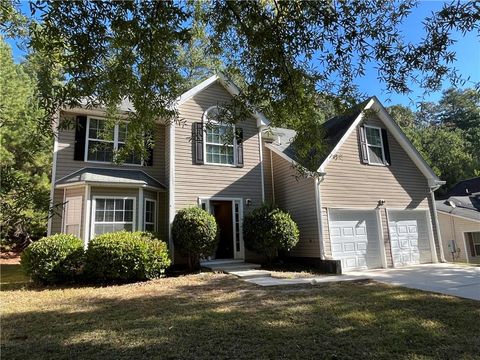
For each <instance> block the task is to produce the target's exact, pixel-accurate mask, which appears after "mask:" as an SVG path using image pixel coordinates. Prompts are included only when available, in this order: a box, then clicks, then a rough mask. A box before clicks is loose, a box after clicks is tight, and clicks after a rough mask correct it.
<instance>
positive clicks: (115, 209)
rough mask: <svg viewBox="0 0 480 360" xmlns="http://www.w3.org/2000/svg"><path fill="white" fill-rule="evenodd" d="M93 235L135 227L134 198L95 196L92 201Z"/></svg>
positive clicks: (130, 229)
mask: <svg viewBox="0 0 480 360" xmlns="http://www.w3.org/2000/svg"><path fill="white" fill-rule="evenodd" d="M93 203H94V204H93V205H94V210H93V235H94V236H95V235H100V234H104V233H108V232H114V231H120V230H126V231H134V229H135V199H134V198H128V197H96V198H94V201H93Z"/></svg>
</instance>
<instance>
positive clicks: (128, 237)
mask: <svg viewBox="0 0 480 360" xmlns="http://www.w3.org/2000/svg"><path fill="white" fill-rule="evenodd" d="M169 266H170V258H169V256H168V248H167V245H166V244H165V242H163V241H160V240H157V239H155V238H154V237H153V236H152V235H151V234H150V233H146V232H126V231H120V232H113V233H107V234H103V235H99V236H97V237H96V238H95V239H93V240H91V241H90V242H89V244H88V249H87V252H86V256H85V274H86V276H87V277H88V278H89V279H90V280H93V281H101V282H111V281H118V282H128V281H139V280H148V279H154V278H158V277H161V276H163V275H164V273H165V269H166V268H167V267H169Z"/></svg>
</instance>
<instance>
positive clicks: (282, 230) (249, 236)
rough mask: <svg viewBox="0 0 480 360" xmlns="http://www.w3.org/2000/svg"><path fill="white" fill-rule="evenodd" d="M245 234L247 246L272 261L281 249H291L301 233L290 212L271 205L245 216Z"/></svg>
mask: <svg viewBox="0 0 480 360" xmlns="http://www.w3.org/2000/svg"><path fill="white" fill-rule="evenodd" d="M243 234H244V241H245V247H246V248H247V249H249V250H253V251H255V252H257V253H259V254H261V255H264V256H266V257H267V259H268V261H269V262H270V263H271V262H272V260H273V258H274V257H276V256H277V254H278V251H279V250H286V251H289V250H291V249H292V248H293V247H294V246H295V245H296V244H297V243H298V240H299V235H300V234H299V231H298V227H297V224H296V223H295V221H293V219H292V218H291V217H290V214H288V213H286V212H284V211H282V210H280V209H278V208H275V207H272V206H270V205H264V206H262V207H261V208H258V209H255V210H253V211H252V212H251V213H250V214H248V215H246V216H245V219H244V221H243Z"/></svg>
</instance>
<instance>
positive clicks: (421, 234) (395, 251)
mask: <svg viewBox="0 0 480 360" xmlns="http://www.w3.org/2000/svg"><path fill="white" fill-rule="evenodd" d="M388 216H389V223H388V225H389V229H390V241H391V250H392V258H393V264H394V266H406V265H415V264H420V263H428V262H431V261H432V253H431V251H430V240H429V234H428V224H427V221H428V218H427V216H426V211H412V210H410V211H409V210H402V211H400V210H390V211H389V212H388Z"/></svg>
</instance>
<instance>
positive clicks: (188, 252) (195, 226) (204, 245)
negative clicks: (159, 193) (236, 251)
mask: <svg viewBox="0 0 480 360" xmlns="http://www.w3.org/2000/svg"><path fill="white" fill-rule="evenodd" d="M172 239H173V244H174V245H175V250H178V251H179V252H180V254H182V255H183V256H186V257H188V260H189V266H190V268H193V267H196V266H198V261H199V259H200V256H202V255H203V256H208V255H210V254H211V253H212V252H213V251H214V250H215V247H216V246H217V240H218V239H217V223H216V221H215V218H214V217H213V215H211V214H209V213H208V212H207V211H205V210H203V209H200V208H199V207H191V208H186V209H182V210H180V211H179V212H178V213H177V214H176V215H175V219H174V220H173V224H172Z"/></svg>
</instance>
